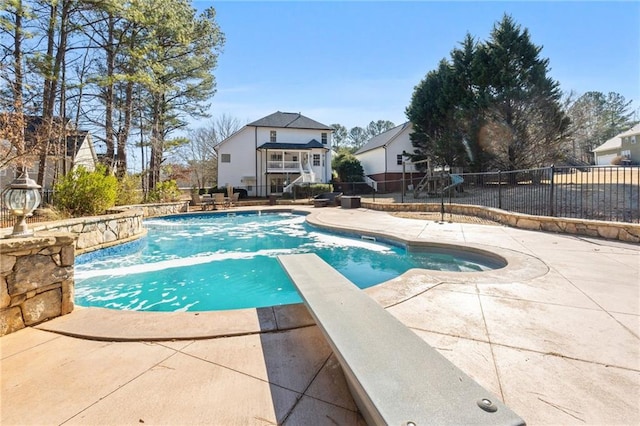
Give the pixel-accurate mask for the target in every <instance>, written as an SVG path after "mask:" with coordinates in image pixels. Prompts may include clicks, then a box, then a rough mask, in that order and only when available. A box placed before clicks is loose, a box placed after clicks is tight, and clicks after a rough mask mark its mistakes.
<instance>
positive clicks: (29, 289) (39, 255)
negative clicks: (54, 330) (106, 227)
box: [0, 233, 75, 336]
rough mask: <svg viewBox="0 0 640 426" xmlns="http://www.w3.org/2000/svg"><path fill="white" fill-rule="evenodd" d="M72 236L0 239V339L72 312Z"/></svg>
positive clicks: (55, 234)
mask: <svg viewBox="0 0 640 426" xmlns="http://www.w3.org/2000/svg"><path fill="white" fill-rule="evenodd" d="M74 241H75V237H74V236H73V235H70V234H62V233H46V234H41V235H38V236H35V237H30V238H12V239H0V253H2V256H0V336H4V335H5V334H9V333H12V332H14V331H17V330H20V329H22V328H24V327H27V326H31V325H36V324H39V323H41V322H43V321H46V320H48V319H51V318H55V317H58V316H61V315H65V314H68V313H69V312H71V311H72V310H73V291H74V281H73V264H74V259H75V254H74V252H75V250H74Z"/></svg>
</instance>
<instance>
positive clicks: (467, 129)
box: [406, 15, 569, 170]
mask: <svg viewBox="0 0 640 426" xmlns="http://www.w3.org/2000/svg"><path fill="white" fill-rule="evenodd" d="M540 51H541V48H540V47H537V46H535V45H534V44H533V43H532V42H531V41H530V38H529V33H528V31H527V30H526V29H525V30H524V31H523V30H521V29H520V27H519V26H518V25H516V24H515V22H514V21H513V19H512V18H511V17H509V16H506V15H505V16H504V18H503V19H502V21H500V22H499V23H497V24H496V25H495V26H494V28H493V31H492V33H491V37H490V39H489V40H488V41H487V42H485V43H480V44H476V43H475V41H474V40H473V38H472V37H471V36H470V35H467V36H466V38H465V40H464V41H463V42H462V43H461V48H458V49H454V50H453V51H452V52H451V60H450V61H448V60H445V59H443V60H442V61H441V62H440V64H439V66H438V68H437V70H434V71H431V72H429V73H428V74H427V76H426V77H425V79H424V80H423V81H422V82H421V83H420V84H419V85H418V86H416V88H415V90H414V93H413V97H412V99H411V104H410V105H409V107H408V108H407V111H406V113H407V117H408V118H409V120H411V122H412V123H413V125H414V134H413V135H412V142H413V145H414V147H415V148H416V150H415V154H414V155H413V156H412V157H413V159H414V160H417V159H423V158H426V157H431V158H432V159H433V160H435V162H436V163H443V164H448V165H456V166H471V167H472V168H474V169H477V170H483V169H491V168H493V169H502V170H516V169H519V168H526V167H532V166H539V165H543V164H549V163H550V162H552V161H553V160H554V159H556V158H558V157H559V155H560V153H561V148H562V143H563V141H564V140H565V138H566V132H567V128H568V124H569V120H568V118H567V117H566V116H565V114H564V113H563V111H562V108H561V106H560V102H559V100H560V91H559V89H558V83H557V82H555V81H554V80H552V79H551V78H549V77H547V75H546V74H547V68H548V62H549V61H548V60H547V59H540V58H539V54H540Z"/></svg>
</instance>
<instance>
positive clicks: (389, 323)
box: [278, 253, 525, 426]
mask: <svg viewBox="0 0 640 426" xmlns="http://www.w3.org/2000/svg"><path fill="white" fill-rule="evenodd" d="M278 260H279V262H280V264H281V265H282V267H283V268H284V269H285V271H286V273H287V275H288V276H289V278H291V281H293V283H294V285H295V286H296V288H297V289H298V292H299V293H300V295H301V296H302V299H303V300H304V303H305V305H306V306H307V309H308V310H309V312H310V313H311V315H312V317H313V318H314V320H315V322H316V324H317V325H318V327H319V328H320V329H321V330H322V332H323V334H324V336H325V338H326V339H327V341H328V342H329V344H330V346H331V348H332V349H333V352H334V354H335V356H336V357H337V359H338V360H339V362H340V365H341V366H342V369H343V371H344V374H345V377H346V379H347V383H348V385H349V388H350V390H351V394H352V395H353V398H354V400H355V401H356V404H357V405H358V408H359V409H360V412H361V413H362V415H363V417H364V419H365V420H366V421H367V423H368V424H369V425H384V424H388V425H418V426H420V425H426V424H439V425H440V424H443V425H445V424H447V425H462V424H465V425H466V424H485V425H524V424H525V423H524V421H523V420H522V419H521V418H520V417H518V415H517V414H515V413H514V412H513V411H511V410H510V409H509V408H508V407H507V406H506V405H504V404H503V403H502V402H501V401H500V400H499V399H498V398H497V397H496V396H495V395H493V394H491V393H490V392H488V391H487V390H485V389H484V388H483V387H482V386H480V385H479V384H478V383H476V382H475V381H474V380H473V379H471V378H470V377H469V376H467V375H466V374H465V373H464V372H463V371H462V370H460V369H459V368H458V367H456V366H455V365H453V364H452V363H451V362H450V361H448V360H447V359H446V358H444V357H443V356H442V355H440V353H438V352H437V351H436V350H435V349H434V348H432V347H431V346H429V345H428V344H427V343H426V342H425V341H423V340H422V339H420V338H419V337H418V336H417V335H416V334H415V333H413V332H412V331H411V330H409V328H407V327H406V326H405V325H404V324H402V323H401V322H400V321H398V320H397V319H396V318H395V317H394V316H393V315H391V314H390V313H388V312H387V311H386V310H385V309H384V308H383V307H382V306H380V305H379V304H378V303H377V302H376V301H375V300H373V299H372V298H370V297H369V296H368V295H367V294H366V293H365V292H364V291H362V290H360V289H359V288H358V287H357V286H356V285H355V284H353V283H352V282H351V281H349V280H348V279H347V278H345V277H344V276H343V275H341V274H340V273H339V272H338V271H336V270H335V269H333V268H332V267H331V266H330V265H329V264H327V263H326V262H324V261H323V260H322V259H320V257H318V256H317V255H316V254H313V253H306V254H292V255H281V256H278Z"/></svg>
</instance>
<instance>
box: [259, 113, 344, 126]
mask: <svg viewBox="0 0 640 426" xmlns="http://www.w3.org/2000/svg"><path fill="white" fill-rule="evenodd" d="M247 126H255V127H276V128H277V127H280V128H292V129H314V130H333V128H331V127H329V126H327V125H324V124H322V123H318V122H317V121H315V120H312V119H310V118H309V117H305V116H304V115H302V114H300V113H297V112H280V111H278V112H274V113H273V114H271V115H267V116H266V117H263V118H261V119H259V120H256V121H254V122H253V123H249V124H247Z"/></svg>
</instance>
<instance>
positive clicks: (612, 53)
mask: <svg viewBox="0 0 640 426" xmlns="http://www.w3.org/2000/svg"><path fill="white" fill-rule="evenodd" d="M194 5H195V6H196V7H197V8H198V9H203V8H205V7H208V6H214V7H215V9H216V11H217V20H218V23H219V24H220V26H221V28H222V30H223V32H224V33H225V35H226V39H227V41H226V45H225V48H224V52H223V53H222V55H221V56H220V58H219V64H218V68H217V70H216V71H215V72H214V73H215V76H216V79H217V93H216V95H215V96H214V98H213V99H212V108H211V113H212V114H213V115H214V116H217V115H220V114H222V113H226V114H229V115H231V116H233V117H237V118H238V119H240V120H241V121H242V123H246V122H247V121H249V120H256V119H258V118H261V117H263V116H265V115H268V114H270V113H272V112H275V111H278V110H280V111H287V112H301V113H302V114H304V115H306V116H308V117H310V118H313V119H315V120H318V121H320V122H322V123H324V124H332V123H340V124H342V125H344V126H346V127H347V128H351V127H353V126H362V127H364V126H366V125H367V124H368V123H369V122H370V121H372V120H379V119H383V120H390V121H393V122H394V123H395V124H400V123H402V122H404V121H406V117H405V114H404V111H405V108H406V107H407V105H408V104H409V102H410V100H411V94H412V92H413V88H414V87H415V86H416V85H417V84H418V83H419V82H420V80H421V79H422V78H423V77H424V76H425V75H426V73H427V72H429V71H430V70H432V69H434V68H435V67H436V66H437V63H438V62H439V61H440V59H442V58H444V57H447V58H448V57H449V53H450V51H451V50H452V49H453V48H454V47H456V46H457V45H458V43H459V42H460V41H462V40H463V39H464V37H465V35H466V33H470V34H471V35H472V36H474V37H476V39H480V40H486V39H487V38H488V36H489V33H490V32H491V29H492V27H493V25H494V23H495V22H497V21H499V20H500V19H501V18H502V16H503V14H504V13H508V14H510V15H511V16H512V17H513V18H514V19H515V20H516V22H517V23H518V24H520V25H521V26H522V27H523V28H528V29H529V32H530V35H531V39H532V41H533V43H535V44H536V45H539V46H542V47H543V49H542V53H541V56H542V57H545V58H549V60H550V68H551V71H550V75H551V77H553V78H554V79H556V80H557V81H559V83H560V87H561V88H562V90H563V91H566V92H568V91H571V90H574V91H576V92H578V93H580V94H582V93H584V92H587V91H591V90H595V91H600V92H604V93H608V92H618V93H620V94H622V95H623V96H624V97H625V98H626V99H627V100H633V101H634V104H633V109H636V108H639V107H640V2H637V1H625V2H612V1H608V2H591V1H588V2H577V1H572V2H539V1H536V2H501V1H494V2H459V1H458V2H431V1H414V2H400V1H388V2H362V1H327V2H318V1H307V2H302V1H287V2H272V1H263V2H242V1H215V2H211V1H195V2H194Z"/></svg>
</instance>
